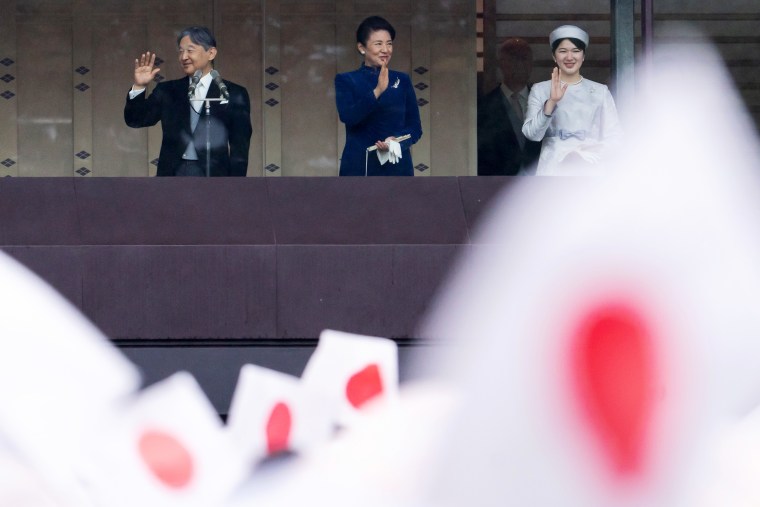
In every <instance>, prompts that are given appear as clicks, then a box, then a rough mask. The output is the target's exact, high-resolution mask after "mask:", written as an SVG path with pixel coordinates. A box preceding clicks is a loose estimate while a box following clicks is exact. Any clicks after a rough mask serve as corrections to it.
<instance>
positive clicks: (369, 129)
mask: <svg viewBox="0 0 760 507" xmlns="http://www.w3.org/2000/svg"><path fill="white" fill-rule="evenodd" d="M395 38H396V30H395V29H394V28H393V26H391V24H390V23H389V22H388V21H386V20H385V19H383V18H381V17H380V16H370V17H368V18H367V19H365V20H364V21H362V22H361V24H360V25H359V28H358V29H357V30H356V47H357V49H358V51H359V54H360V55H361V57H362V64H361V66H360V67H359V68H358V69H357V70H354V71H351V72H345V73H342V74H338V75H337V76H335V102H336V104H337V107H338V116H339V117H340V121H342V122H343V123H344V124H345V125H346V145H345V147H344V148H343V155H342V156H341V159H340V175H341V176H365V175H367V176H413V175H414V166H413V165H412V154H411V151H410V148H411V146H412V145H413V144H414V143H416V142H417V141H418V140H419V139H420V137H421V136H422V125H421V123H420V112H419V108H418V106H417V96H416V95H415V93H414V87H413V86H412V80H411V78H410V77H409V76H408V75H407V74H404V73H403V72H398V71H395V70H390V69H389V68H388V64H389V63H390V61H391V56H392V55H393V41H394V39H395ZM404 135H409V136H410V137H409V139H407V140H403V141H399V142H397V141H396V138H398V137H401V136H404ZM394 143H397V145H394ZM370 146H374V147H375V148H376V149H377V153H376V152H374V151H373V152H370V153H369V154H368V152H367V148H368V147H370ZM394 153H400V155H401V157H400V159H398V160H396V158H397V157H396V156H395V155H393V154H394ZM378 155H379V156H378ZM381 158H382V159H386V160H388V162H386V163H381V162H380V159H381ZM394 161H395V163H393V162H394Z"/></svg>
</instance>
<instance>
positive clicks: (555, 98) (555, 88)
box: [544, 67, 567, 115]
mask: <svg viewBox="0 0 760 507" xmlns="http://www.w3.org/2000/svg"><path fill="white" fill-rule="evenodd" d="M565 90H567V83H563V82H562V80H561V79H560V78H559V69H558V68H557V67H554V70H552V86H551V91H550V92H549V100H547V101H546V103H545V104H544V113H546V114H549V115H550V114H552V113H553V112H554V108H555V107H557V103H558V102H559V101H560V100H562V97H564V96H565Z"/></svg>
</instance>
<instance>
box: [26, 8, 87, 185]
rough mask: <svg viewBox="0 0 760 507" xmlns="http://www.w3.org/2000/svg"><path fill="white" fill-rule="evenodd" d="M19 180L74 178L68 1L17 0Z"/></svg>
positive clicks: (70, 34) (70, 38)
mask: <svg viewBox="0 0 760 507" xmlns="http://www.w3.org/2000/svg"><path fill="white" fill-rule="evenodd" d="M16 23H17V24H16V38H17V50H16V52H17V56H18V60H17V64H16V65H17V69H18V77H17V79H18V85H17V86H18V88H17V92H18V94H17V100H18V105H17V107H18V158H19V160H18V162H19V173H18V174H19V176H72V175H73V174H74V173H73V161H72V154H73V153H74V151H73V148H74V147H73V140H72V96H73V93H75V92H76V93H79V92H78V91H77V90H75V89H74V88H73V86H72V83H71V62H72V56H73V55H72V46H73V45H72V16H71V2H69V1H63V0H51V1H48V2H43V1H35V2H19V3H17V17H16Z"/></svg>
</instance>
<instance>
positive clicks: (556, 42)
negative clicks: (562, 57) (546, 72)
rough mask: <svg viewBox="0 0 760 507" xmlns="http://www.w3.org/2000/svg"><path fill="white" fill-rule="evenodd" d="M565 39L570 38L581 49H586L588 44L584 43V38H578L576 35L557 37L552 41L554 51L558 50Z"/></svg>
mask: <svg viewBox="0 0 760 507" xmlns="http://www.w3.org/2000/svg"><path fill="white" fill-rule="evenodd" d="M563 40H569V41H570V42H572V43H573V44H575V47H577V48H578V49H580V50H581V51H586V45H585V44H584V43H583V41H582V40H580V39H576V38H575V37H565V38H564V39H557V40H555V41H554V42H553V43H552V53H554V52H555V51H557V47H558V46H559V45H560V44H561V43H562V41H563Z"/></svg>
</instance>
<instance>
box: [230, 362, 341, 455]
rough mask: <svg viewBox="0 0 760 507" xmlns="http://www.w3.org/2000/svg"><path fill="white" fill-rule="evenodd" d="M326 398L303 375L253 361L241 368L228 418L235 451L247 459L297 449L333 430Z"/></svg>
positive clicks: (330, 434) (310, 444) (327, 435)
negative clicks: (303, 378) (290, 373)
mask: <svg viewBox="0 0 760 507" xmlns="http://www.w3.org/2000/svg"><path fill="white" fill-rule="evenodd" d="M328 407H329V405H328V403H327V400H326V399H325V398H324V397H323V396H321V395H320V394H319V393H316V392H310V391H309V390H308V389H306V388H305V387H304V386H303V384H302V383H301V380H300V379H299V378H297V377H293V376H292V375H286V374H284V373H280V372H277V371H274V370H270V369H268V368H262V367H260V366H255V365H252V364H247V365H245V366H243V367H242V368H241V370H240V377H239V378H238V383H237V387H236V388H235V393H234V395H233V397H232V403H231V404H230V410H229V414H228V418H227V431H228V433H229V435H230V438H231V439H232V441H233V445H234V447H235V449H236V452H239V453H242V454H243V455H245V457H246V459H247V460H248V462H249V463H256V462H258V461H260V460H261V459H263V458H266V457H267V456H270V455H273V454H277V453H280V452H284V451H293V452H299V451H302V450H304V449H307V448H309V447H310V446H313V445H315V444H318V443H323V442H325V441H326V440H328V438H330V436H332V434H333V431H334V429H335V426H334V420H333V419H332V412H331V411H330V410H329V409H328Z"/></svg>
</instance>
